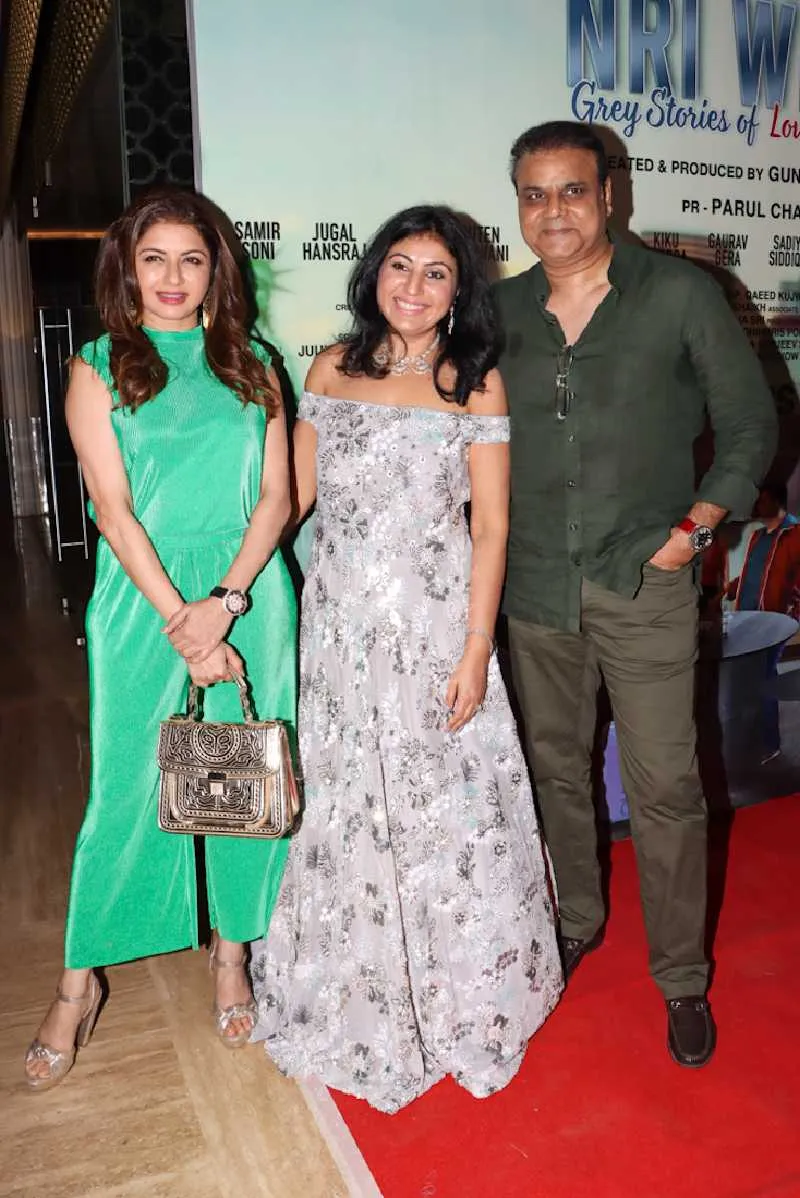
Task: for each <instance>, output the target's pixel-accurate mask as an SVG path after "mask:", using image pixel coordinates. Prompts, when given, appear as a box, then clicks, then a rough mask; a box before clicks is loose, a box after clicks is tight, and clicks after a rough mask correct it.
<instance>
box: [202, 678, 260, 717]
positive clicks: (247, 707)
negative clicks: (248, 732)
mask: <svg viewBox="0 0 800 1198" xmlns="http://www.w3.org/2000/svg"><path fill="white" fill-rule="evenodd" d="M231 681H233V682H235V683H236V685H237V686H238V688H239V702H240V703H241V705H242V715H243V716H244V721H245V723H246V724H252V723H253V721H254V720H255V718H256V717H255V713H254V711H253V705H252V703H251V702H250V695H249V694H248V691H247V679H246V678H244V677H242V675H241V674H236V673H234V672H233V671H231ZM201 689H203V688H202V687H199V686H197V684H196V683H194V682H190V683H189V702H188V704H187V709H188V715H189V719H190V720H196V721H198V722H199V721H200V691H201Z"/></svg>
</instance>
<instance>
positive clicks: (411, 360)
mask: <svg viewBox="0 0 800 1198" xmlns="http://www.w3.org/2000/svg"><path fill="white" fill-rule="evenodd" d="M438 344H439V334H438V333H437V334H436V336H435V337H434V339H433V341H432V342H431V343H430V345H429V346H428V348H427V349H426V350H424V351H423V352H422V353H421V354H405V355H404V357H402V358H398V359H397V361H396V362H393V361H392V360H391V351H390V349H389V346H388V345H387V344H386V342H384V343H383V345H379V346H378V348H377V349H376V350H375V353H374V354H373V355H372V360H373V362H374V363H375V365H376V366H380V367H384V366H385V367H388V370H389V374H409V373H411V374H430V373H431V371H432V370H433V366H432V365H431V356H432V354H433V351H434V350H435V349H436V346H437V345H438Z"/></svg>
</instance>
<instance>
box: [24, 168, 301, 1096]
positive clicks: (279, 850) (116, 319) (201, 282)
mask: <svg viewBox="0 0 800 1198" xmlns="http://www.w3.org/2000/svg"><path fill="white" fill-rule="evenodd" d="M224 221H225V218H224V217H223V215H222V214H221V213H220V212H219V211H218V210H217V209H216V208H215V207H214V205H213V204H211V203H210V202H209V201H207V200H205V199H204V198H203V197H202V196H197V195H194V194H191V193H188V192H182V191H179V190H177V189H166V190H163V191H160V192H158V193H150V194H149V195H148V196H146V197H144V198H142V199H140V200H138V201H136V202H135V203H134V204H133V205H131V207H130V208H128V209H127V211H126V212H125V213H123V215H122V216H121V217H120V218H119V220H117V221H116V222H115V223H114V224H113V225H112V227H111V228H110V229H109V231H108V233H107V234H106V236H105V238H104V240H103V243H102V245H101V248H100V254H99V258H98V266H97V280H96V282H97V302H98V307H99V310H100V315H101V317H102V320H103V324H104V326H105V328H106V329H107V333H106V335H105V336H103V337H101V338H100V339H99V340H98V341H95V342H93V343H91V344H89V345H86V346H84V347H83V349H82V350H81V351H80V355H79V356H78V358H77V359H76V361H75V363H74V368H73V371H72V376H71V379H70V385H69V389H68V394H67V421H68V425H69V430H70V435H71V437H72V441H73V444H74V446H75V451H76V453H77V456H78V460H79V461H80V464H81V467H82V469H83V474H84V479H85V481H86V486H87V489H88V492H89V496H90V499H91V504H90V511H91V514H92V516H93V518H94V520H95V521H96V523H97V527H98V529H99V532H100V534H101V535H100V541H99V545H98V551H97V570H96V580H95V587H94V591H93V594H92V598H91V601H90V604H89V608H88V611H87V620H86V627H87V649H88V659H89V690H90V733H91V750H92V764H91V780H90V795H89V802H88V806H87V809H86V814H85V818H84V822H83V826H82V828H81V831H80V834H79V836H78V842H77V846H76V851H75V860H74V864H73V871H72V882H71V887H70V897H69V910H68V915H67V926H66V948H65V966H66V968H65V971H64V973H63V976H62V978H61V981H60V984H59V987H58V990H57V992H56V998H55V1000H54V1002H53V1003H52V1005H51V1007H50V1009H49V1011H48V1013H47V1015H46V1016H45V1019H44V1022H43V1023H42V1025H41V1027H40V1028H39V1031H38V1034H37V1037H36V1039H35V1040H34V1042H33V1044H32V1045H31V1046H30V1048H29V1050H28V1053H27V1056H26V1060H25V1072H26V1076H27V1080H28V1084H29V1085H30V1086H31V1087H32V1088H33V1089H39V1090H41V1089H46V1088H49V1087H50V1086H53V1085H55V1084H56V1083H57V1082H59V1081H61V1080H62V1079H63V1077H64V1076H65V1075H66V1074H67V1073H68V1072H69V1069H70V1068H71V1067H72V1064H73V1061H74V1058H75V1051H76V1047H81V1046H82V1045H83V1044H85V1043H86V1041H87V1040H88V1038H89V1035H90V1034H91V1031H92V1028H93V1025H94V1021H95V1019H96V1016H97V1011H98V1007H99V1003H100V993H101V992H100V985H99V983H98V980H97V977H96V976H95V973H94V972H93V970H94V968H95V967H97V966H102V965H109V964H112V963H115V962H120V961H128V960H132V959H134V958H137V957H146V956H150V955H151V954H154V953H165V952H171V951H174V950H176V949H181V948H185V947H187V946H189V945H192V946H194V947H197V944H198V919H197V878H196V866H195V841H194V838H193V837H191V836H176V835H171V834H168V833H165V832H162V831H160V829H159V828H158V826H157V818H156V805H157V794H158V781H159V777H158V768H157V765H156V745H157V740H158V726H159V722H160V721H161V720H162V719H164V718H166V717H167V716H169V715H170V714H172V713H173V712H176V711H180V710H183V709H184V706H185V703H186V697H187V687H188V682H189V678H191V679H192V680H193V681H194V682H195V683H197V684H198V685H199V686H202V687H213V689H212V690H210V691H209V692H208V693H207V695H206V701H205V715H206V718H208V719H211V720H237V719H241V711H240V707H239V700H238V690H237V687H236V686H234V685H227V686H215V685H214V684H216V683H222V682H225V681H226V680H229V679H230V677H231V672H232V671H234V670H235V671H239V670H240V669H242V667H243V662H242V659H244V667H245V668H246V671H247V677H248V679H249V682H250V686H251V689H252V694H253V698H254V700H255V706H256V708H257V710H258V714H259V715H260V717H261V718H270V719H272V718H277V719H283V720H286V721H289V722H290V723H291V724H293V723H294V719H295V675H296V661H295V625H296V606H295V597H294V591H293V587H292V584H291V581H290V577H289V574H288V571H287V569H286V565H285V563H284V561H283V559H282V557H281V555H280V551H279V550H276V546H277V544H278V541H279V538H280V536H281V533H282V531H283V528H284V526H285V524H286V521H287V518H288V515H289V510H290V495H289V466H288V449H287V438H286V425H285V419H284V413H283V410H282V406H281V402H280V398H279V396H280V392H279V389H278V385H277V381H276V378H275V375H274V372H273V371H272V370H271V369H270V367H269V356H268V354H267V353H266V352H265V351H264V350H263V349H262V347H261V346H260V345H259V344H257V343H255V342H253V341H251V340H250V338H249V336H248V331H247V323H246V313H247V304H246V301H245V295H244V287H243V280H242V276H241V272H240V270H239V267H238V265H237V262H236V259H235V257H234V255H233V253H232V252H231V248H230V246H229V244H228V241H227V235H226V231H225V225H224ZM212 591H213V592H216V593H215V594H213V595H212ZM203 843H204V848H205V876H206V884H207V899H208V912H209V917H210V922H211V926H212V928H214V929H216V931H215V936H214V939H213V941H212V954H211V965H212V968H213V972H214V978H215V1011H216V1026H217V1033H218V1034H219V1036H220V1037H221V1039H222V1040H223V1042H224V1043H225V1044H227V1045H229V1046H237V1045H239V1044H242V1043H244V1042H246V1040H247V1039H248V1038H249V1035H250V1032H251V1030H252V1028H253V1026H254V1022H255V1015H254V1007H253V1004H252V994H251V991H250V986H249V981H248V978H247V974H246V970H245V948H244V945H245V944H246V943H247V942H249V941H252V940H257V939H258V938H259V937H262V936H263V935H264V933H265V931H266V928H267V924H268V922H269V918H270V915H271V913H272V908H273V905H274V902H275V899H276V897H277V893H278V888H279V885H280V881H281V875H282V873H283V867H284V862H285V857H286V850H287V842H286V841H285V840H281V841H269V840H253V841H247V840H240V839H235V838H232V837H209V838H207V839H205V840H204V842H203Z"/></svg>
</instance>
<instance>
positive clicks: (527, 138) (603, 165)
mask: <svg viewBox="0 0 800 1198" xmlns="http://www.w3.org/2000/svg"><path fill="white" fill-rule="evenodd" d="M540 150H589V151H590V152H591V153H592V154H594V156H595V160H596V162H597V178H598V179H599V181H600V186H601V187H602V186H603V184H604V183H605V181H606V179H607V178H608V158H607V157H606V150H605V146H604V145H603V143H602V141H601V140H600V138H599V137H598V136H597V134H596V133H595V132H594V129H593V128H592V126H591V125H585V124H582V123H581V122H580V121H547V122H546V123H545V124H543V125H532V126H531V127H530V129H526V130H525V132H524V133H521V134H520V135H519V137H518V138H517V140H516V141H515V142H514V144H513V146H512V147H511V164H510V173H511V182H512V183H513V184H514V187H516V186H517V171H518V169H519V164H520V160H521V159H522V158H523V157H524V156H525V155H526V154H536V153H538V152H539V151H540Z"/></svg>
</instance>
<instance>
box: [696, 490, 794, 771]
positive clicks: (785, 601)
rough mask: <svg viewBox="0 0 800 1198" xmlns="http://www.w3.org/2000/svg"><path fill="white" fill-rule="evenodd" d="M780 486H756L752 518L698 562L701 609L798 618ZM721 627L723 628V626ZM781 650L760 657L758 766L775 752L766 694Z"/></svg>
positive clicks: (774, 705) (789, 527)
mask: <svg viewBox="0 0 800 1198" xmlns="http://www.w3.org/2000/svg"><path fill="white" fill-rule="evenodd" d="M786 508H787V489H786V484H785V483H783V482H779V481H768V482H765V483H763V484H762V487H761V490H760V491H759V494H758V499H757V500H756V503H755V507H754V508H753V519H752V521H750V522H748V523H747V524H743V525H738V526H736V525H734V526H732V527H731V528H730V529H729V530H726V533H727V535H725V536H721V537H719V539H718V541H717V543H716V544H715V545H714V546H712V548H711V550H710V551H709V552H708V553H707V554H706V556H705V560H704V562H703V590H704V592H705V595H706V610H707V611H709V612H712V613H713V612H715V611H718V610H719V609H720V608H721V609H722V613H723V622H724V621H726V620H727V615H726V613H727V612H731V611H733V612H737V611H764V612H779V613H781V614H782V615H786V616H791V617H792V618H793V619H795V620H796V619H798V618H800V521H798V519H797V517H796V516H793V515H791V514H790V513H789V512H788V511H787V510H786ZM723 626H724V624H723ZM784 650H785V646H784V645H783V644H780V645H777V646H776V647H775V648H774V649H773V650H771V651H770V652H769V654H768V655H767V658H766V687H765V691H764V698H763V700H762V716H761V736H762V758H761V762H762V765H764V764H766V763H767V762H768V761H771V760H772V759H773V758H774V757H777V756H778V754H779V753H780V751H781V733H780V707H779V704H778V699H777V698H776V697H775V695H774V693H773V692H772V691H771V690H770V683H771V682H772V680H774V679H775V677H776V676H777V672H778V662H779V661H780V659H781V657H782V656H783V653H784Z"/></svg>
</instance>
